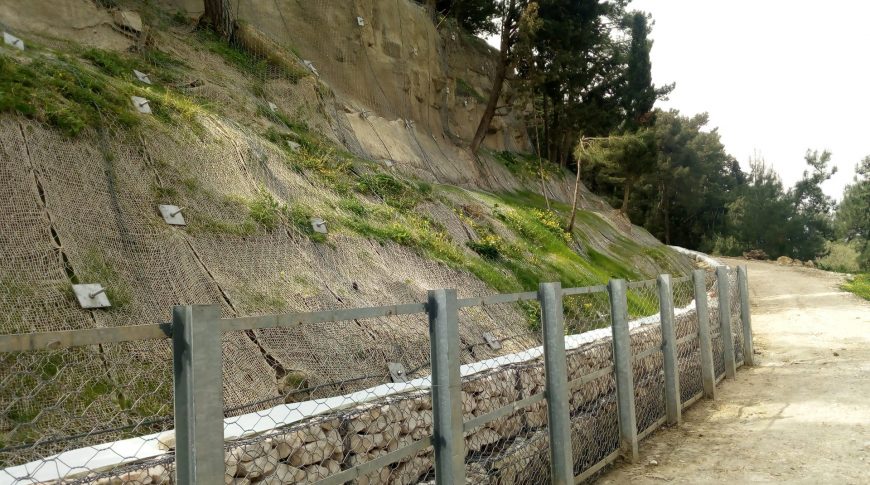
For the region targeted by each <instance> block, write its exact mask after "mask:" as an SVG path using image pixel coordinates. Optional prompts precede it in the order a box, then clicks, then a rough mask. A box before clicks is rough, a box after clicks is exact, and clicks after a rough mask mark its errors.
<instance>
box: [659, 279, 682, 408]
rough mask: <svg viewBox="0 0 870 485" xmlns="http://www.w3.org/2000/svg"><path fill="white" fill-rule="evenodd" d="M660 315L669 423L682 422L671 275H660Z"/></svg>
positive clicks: (666, 406)
mask: <svg viewBox="0 0 870 485" xmlns="http://www.w3.org/2000/svg"><path fill="white" fill-rule="evenodd" d="M658 287H659V315H660V321H661V330H662V356H663V357H664V368H665V408H666V411H667V417H668V424H670V425H675V424H680V421H682V412H681V406H680V371H679V364H678V361H677V335H676V332H675V331H674V294H673V289H672V288H671V276H670V275H666V274H663V275H659V277H658Z"/></svg>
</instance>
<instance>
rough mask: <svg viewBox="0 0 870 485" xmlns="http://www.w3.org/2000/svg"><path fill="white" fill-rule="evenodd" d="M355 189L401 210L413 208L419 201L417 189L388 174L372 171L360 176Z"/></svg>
mask: <svg viewBox="0 0 870 485" xmlns="http://www.w3.org/2000/svg"><path fill="white" fill-rule="evenodd" d="M356 189H357V191H359V192H360V193H362V194H366V195H373V196H376V197H379V198H380V199H381V200H383V201H384V203H386V204H387V205H389V206H391V207H395V208H396V209H399V210H401V211H408V210H411V209H413V208H414V207H415V206H416V205H417V203H419V202H420V196H419V191H416V190H414V189H413V188H412V187H411V186H410V185H409V184H408V183H407V182H404V181H402V180H399V179H397V178H395V177H393V176H392V175H390V174H386V173H372V174H365V175H363V176H362V177H360V180H359V182H357V184H356Z"/></svg>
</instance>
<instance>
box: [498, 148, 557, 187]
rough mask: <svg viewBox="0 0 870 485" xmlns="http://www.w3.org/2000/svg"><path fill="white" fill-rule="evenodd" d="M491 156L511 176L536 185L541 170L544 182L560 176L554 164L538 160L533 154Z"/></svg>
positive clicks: (506, 153)
mask: <svg viewBox="0 0 870 485" xmlns="http://www.w3.org/2000/svg"><path fill="white" fill-rule="evenodd" d="M491 155H492V156H493V158H495V160H496V161H498V162H500V163H501V164H502V165H504V166H505V167H506V168H507V169H508V170H509V171H510V172H511V173H512V174H514V175H516V176H517V177H519V178H520V179H522V180H524V181H527V182H535V183H537V182H538V181H539V180H540V178H541V171H542V170H543V172H544V179H546V180H549V179H550V178H552V177H554V176H558V175H560V171H559V168H558V167H557V166H556V165H555V164H552V163H550V162H548V161H546V160H539V159H538V157H537V156H535V155H533V154H528V153H516V152H509V151H503V152H493V153H491Z"/></svg>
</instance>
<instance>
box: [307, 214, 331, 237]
mask: <svg viewBox="0 0 870 485" xmlns="http://www.w3.org/2000/svg"><path fill="white" fill-rule="evenodd" d="M311 228H312V229H314V232H319V233H320V234H326V233H327V232H328V231H327V230H326V221H324V220H323V219H321V218H319V217H312V218H311Z"/></svg>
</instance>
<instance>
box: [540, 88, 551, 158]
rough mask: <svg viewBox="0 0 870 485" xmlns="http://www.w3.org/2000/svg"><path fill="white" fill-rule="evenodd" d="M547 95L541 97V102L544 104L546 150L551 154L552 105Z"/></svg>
mask: <svg viewBox="0 0 870 485" xmlns="http://www.w3.org/2000/svg"><path fill="white" fill-rule="evenodd" d="M547 99H548V98H547V95H546V94H544V95H542V96H541V102H542V103H544V150H546V152H547V153H548V154H549V153H550V103H548V102H547Z"/></svg>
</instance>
